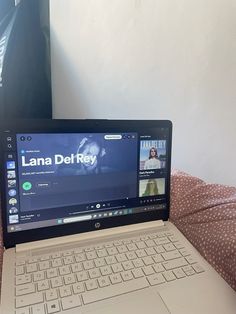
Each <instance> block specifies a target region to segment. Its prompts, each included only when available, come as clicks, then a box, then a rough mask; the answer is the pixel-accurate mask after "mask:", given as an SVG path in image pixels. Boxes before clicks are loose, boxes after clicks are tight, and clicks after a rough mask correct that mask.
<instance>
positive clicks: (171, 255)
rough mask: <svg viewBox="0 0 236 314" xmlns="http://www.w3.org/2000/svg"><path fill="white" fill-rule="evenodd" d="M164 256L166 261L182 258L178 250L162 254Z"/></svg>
mask: <svg viewBox="0 0 236 314" xmlns="http://www.w3.org/2000/svg"><path fill="white" fill-rule="evenodd" d="M162 256H163V257H164V259H165V260H166V261H168V260H171V259H175V258H178V257H182V255H181V254H180V253H179V252H178V251H176V250H174V251H170V252H165V253H162Z"/></svg>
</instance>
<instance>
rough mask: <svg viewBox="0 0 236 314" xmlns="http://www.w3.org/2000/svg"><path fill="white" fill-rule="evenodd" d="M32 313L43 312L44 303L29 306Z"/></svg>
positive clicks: (41, 313)
mask: <svg viewBox="0 0 236 314" xmlns="http://www.w3.org/2000/svg"><path fill="white" fill-rule="evenodd" d="M31 310H32V314H45V313H46V312H45V307H44V304H35V305H33V306H32V307H31Z"/></svg>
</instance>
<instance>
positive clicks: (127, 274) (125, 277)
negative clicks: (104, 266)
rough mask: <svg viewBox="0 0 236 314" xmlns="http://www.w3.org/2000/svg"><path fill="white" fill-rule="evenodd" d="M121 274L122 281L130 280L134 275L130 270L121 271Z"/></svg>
mask: <svg viewBox="0 0 236 314" xmlns="http://www.w3.org/2000/svg"><path fill="white" fill-rule="evenodd" d="M121 276H122V278H123V280H124V281H127V280H131V279H133V278H134V276H133V274H132V272H131V271H130V270H127V271H124V272H122V273H121Z"/></svg>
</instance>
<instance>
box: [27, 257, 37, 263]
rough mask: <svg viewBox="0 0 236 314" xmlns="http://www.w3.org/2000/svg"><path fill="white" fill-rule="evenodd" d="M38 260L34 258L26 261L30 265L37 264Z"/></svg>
mask: <svg viewBox="0 0 236 314" xmlns="http://www.w3.org/2000/svg"><path fill="white" fill-rule="evenodd" d="M37 261H38V259H37V258H36V257H31V258H29V259H28V263H29V264H31V263H37Z"/></svg>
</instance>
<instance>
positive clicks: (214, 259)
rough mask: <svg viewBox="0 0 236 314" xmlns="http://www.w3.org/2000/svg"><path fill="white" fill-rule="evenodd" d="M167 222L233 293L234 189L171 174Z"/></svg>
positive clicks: (235, 260) (235, 280)
mask: <svg viewBox="0 0 236 314" xmlns="http://www.w3.org/2000/svg"><path fill="white" fill-rule="evenodd" d="M170 213H171V216H170V218H171V220H172V222H173V223H174V224H175V225H176V226H177V228H178V229H179V230H180V231H181V232H182V233H183V234H184V235H185V236H186V237H187V238H188V240H189V241H190V242H191V243H192V244H193V245H194V246H195V248H196V249H197V250H198V251H199V252H200V253H201V255H202V256H203V257H204V258H205V259H206V260H207V261H208V262H209V263H210V264H211V265H212V266H213V267H214V268H215V269H216V270H217V271H218V272H219V273H220V274H221V276H222V277H223V278H224V279H225V280H226V281H227V282H228V283H229V285H231V287H232V288H233V289H234V290H236V188H235V187H229V186H224V185H219V184H206V183H205V182H204V181H202V180H200V179H198V178H195V177H192V176H189V175H187V174H185V173H183V172H179V171H175V172H173V174H172V182H171V211H170Z"/></svg>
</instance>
